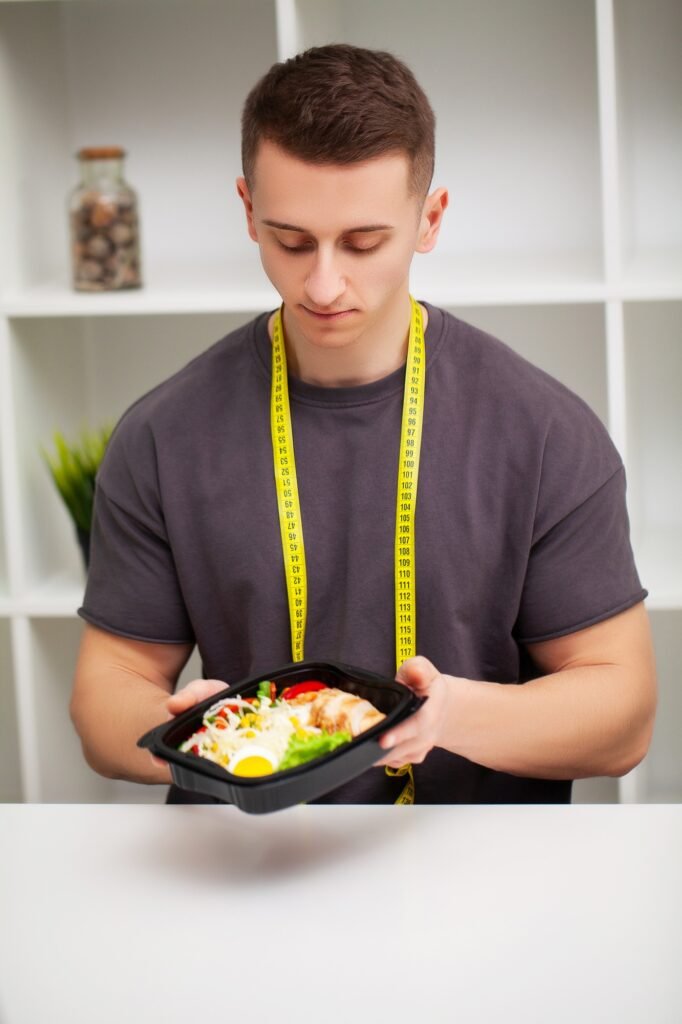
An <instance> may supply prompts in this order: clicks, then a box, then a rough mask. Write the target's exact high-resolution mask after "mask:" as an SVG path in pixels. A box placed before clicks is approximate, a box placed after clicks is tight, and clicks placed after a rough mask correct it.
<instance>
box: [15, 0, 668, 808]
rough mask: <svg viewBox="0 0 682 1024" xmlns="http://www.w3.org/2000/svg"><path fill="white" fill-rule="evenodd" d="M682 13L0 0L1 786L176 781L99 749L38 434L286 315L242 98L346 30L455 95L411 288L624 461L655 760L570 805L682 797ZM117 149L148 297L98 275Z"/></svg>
mask: <svg viewBox="0 0 682 1024" xmlns="http://www.w3.org/2000/svg"><path fill="white" fill-rule="evenodd" d="M681 30H682V7H681V6H680V4H679V2H677V0H574V2H573V3H570V4H567V3H565V2H563V0H504V2H502V0H476V2H475V3H474V2H473V0H425V4H423V5H422V7H421V8H420V9H419V11H418V12H415V8H414V5H413V4H410V3H409V2H407V0H370V2H367V0H260V2H258V3H253V2H251V0H98V2H91V0H52V2H27V3H8V2H2V0H0V124H2V126H3V127H2V131H0V225H1V229H0V702H1V714H0V799H1V800H20V799H24V800H29V801H37V800H54V801H72V800H73V801H81V800H83V801H101V800H104V801H119V800H154V801H155V800H159V799H161V798H162V796H163V793H162V791H161V790H160V789H159V788H158V787H156V788H154V787H137V786H130V785H127V784H124V783H114V782H111V781H108V780H105V779H101V778H99V777H98V776H96V775H95V774H94V773H93V772H91V771H90V770H89V769H88V767H87V765H86V764H85V762H84V761H83V759H82V757H81V755H80V745H79V743H78V741H77V739H76V736H75V733H74V732H73V729H72V727H71V724H70V722H69V718H68V710H67V705H68V694H69V692H70V686H71V675H72V671H73V664H74V661H75V655H76V650H77V647H78V639H79V635H80V630H81V624H80V621H79V620H78V618H77V617H76V614H75V612H76V608H77V606H78V605H79V603H80V600H81V596H82V591H83V585H84V574H83V569H82V566H81V562H80V555H79V552H78V549H77V547H76V544H75V539H74V534H73V529H72V526H71V524H70V522H69V520H68V517H67V515H66V513H65V511H64V510H63V508H62V506H61V503H60V500H59V498H58V496H57V495H56V493H55V491H54V489H53V486H52V483H51V481H50V480H49V478H48V476H47V473H46V470H45V467H44V466H43V464H42V462H41V458H40V452H39V446H40V444H41V443H42V444H45V443H49V439H50V436H51V433H52V431H53V430H54V429H55V428H59V429H62V430H64V431H67V432H70V431H74V430H76V429H78V428H79V427H80V426H81V425H83V424H86V423H87V424H89V425H91V426H95V425H98V424H100V423H101V422H103V421H105V420H107V419H112V418H117V417H118V416H119V415H120V414H121V413H122V412H123V411H124V409H125V408H126V407H127V406H128V405H129V404H130V403H131V402H132V401H133V400H134V399H135V398H136V397H138V396H139V395H140V394H142V393H143V392H144V391H145V390H147V389H148V388H149V387H151V386H153V385H154V384H155V383H157V382H158V381H160V380H162V379H163V378H165V377H167V376H168V375H169V374H170V373H172V372H173V371H174V370H175V369H176V368H178V367H179V366H181V365H182V364H183V363H184V362H186V361H187V360H188V359H189V358H191V357H192V356H193V355H195V354H196V353H198V352H200V351H202V350H203V349H204V348H206V347H207V345H209V344H211V343H212V342H213V341H215V340H217V339H218V338H219V337H221V336H223V335H224V334H226V333H227V332H228V331H230V330H232V329H233V328H234V327H236V326H237V325H238V324H240V323H243V322H245V321H246V320H248V319H250V318H251V317H253V316H254V315H255V314H256V313H258V312H260V311H262V310H264V309H268V308H273V307H274V306H275V305H276V304H277V302H278V297H277V296H276V294H275V293H274V291H273V290H272V288H271V287H270V285H269V282H268V281H267V278H266V277H265V275H264V273H263V271H262V268H261V266H260V262H259V259H258V251H257V247H256V246H255V245H254V243H253V242H251V240H250V239H249V238H248V235H247V233H246V230H245V223H244V215H243V208H242V206H241V203H240V201H239V199H238V197H237V195H236V190H235V185H234V181H235V178H236V177H237V176H238V175H239V174H240V173H241V165H240V146H239V119H240V114H241V106H242V103H243V101H244V98H245V96H246V93H247V91H248V89H249V88H250V87H251V86H252V85H253V84H254V83H255V81H256V80H257V78H258V77H259V76H260V75H261V74H263V73H264V72H265V71H266V70H267V68H268V67H269V66H270V65H271V64H272V63H273V62H274V61H276V60H278V59H283V58H285V57H288V56H290V55H291V54H293V53H295V52H297V51H298V50H301V49H304V48H305V47H307V46H310V45H315V44H321V43H325V42H334V41H347V42H351V43H356V44H358V45H364V46H370V47H375V48H381V49H387V50H391V51H393V52H395V53H397V54H398V55H399V56H402V57H403V58H405V59H406V60H407V61H408V63H409V64H410V66H411V67H412V68H413V69H414V71H415V73H416V75H417V77H418V78H419V80H420V81H421V83H422V84H423V85H424V87H425V89H426V91H427V94H428V95H429V97H430V99H431V102H432V103H433V106H434V109H435V111H436V117H437V130H438V134H437V162H436V172H435V176H434V183H433V187H434V188H435V187H437V186H438V185H445V186H447V187H448V189H449V193H450V206H449V209H448V211H447V213H446V218H445V223H444V227H443V231H442V234H441V238H440V241H439V244H438V248H437V250H436V251H435V252H434V253H432V254H429V255H427V256H418V257H416V258H415V262H414V265H413V276H412V291H413V293H414V294H416V295H418V296H419V297H421V298H424V299H426V300H428V301H430V302H433V303H436V304H437V305H441V306H443V307H445V308H447V309H450V310H452V311H453V312H454V313H456V315H458V316H461V317H463V318H464V319H468V320H469V321H471V322H472V323H475V324H477V325H480V326H482V327H484V328H485V329H486V330H489V331H491V332H492V333H493V334H496V335H497V336H498V337H501V338H502V339H503V340H505V341H507V342H508V343H509V344H511V345H512V346H514V347H515V348H516V349H518V350H519V351H520V352H521V353H522V354H523V355H525V356H527V357H528V358H530V359H531V360H532V361H533V362H536V363H538V364H539V365H541V366H542V367H543V368H545V369H547V370H548V371H549V372H550V373H552V374H554V375H555V376H556V377H558V378H559V379H560V380H563V381H564V382H565V383H567V384H568V385H569V387H571V388H573V390H575V391H577V392H578V393H579V394H581V395H582V396H583V397H584V398H585V399H586V400H587V401H588V402H589V403H590V405H591V406H592V407H593V408H594V409H595V411H596V412H597V414H598V415H599V416H600V417H601V418H602V419H603V421H604V422H605V423H606V424H607V426H608V428H609V430H610V431H611V434H612V437H613V438H614V441H615V443H616V445H617V446H618V448H619V449H620V451H621V453H622V454H623V457H624V458H625V461H626V465H627V469H628V474H629V507H630V513H631V519H632V526H633V540H634V545H635V550H636V554H637V557H638V564H639V567H640V572H641V575H642V579H643V582H644V585H645V586H646V587H647V588H648V589H649V590H650V598H649V601H648V605H649V607H650V609H651V616H652V620H653V624H654V631H655V638H656V650H657V658H658V664H659V675H660V710H659V717H658V724H657V728H656V733H655V737H654V741H653V744H652V748H651V751H650V753H649V755H648V756H647V758H646V759H645V761H644V762H643V764H642V765H641V766H640V767H639V768H637V769H636V770H635V771H634V772H632V773H631V774H630V775H629V776H627V777H626V778H625V779H623V780H620V781H618V780H612V779H604V780H589V781H587V782H580V783H577V784H576V788H575V798H576V799H578V800H617V799H621V800H654V801H655V800H669V799H682V753H680V745H679V742H678V739H677V737H678V736H679V733H680V729H681V728H682V703H681V701H680V697H679V686H678V685H677V678H676V676H677V671H676V670H677V665H678V664H679V662H680V656H681V655H682V650H681V648H680V641H679V636H680V634H681V632H682V630H681V627H682V540H681V536H682V490H681V489H680V472H679V467H680V454H681V451H682V411H681V410H682V403H681V402H680V397H682V396H681V393H680V382H681V381H682V199H681V195H680V189H679V182H680V181H681V180H682V122H681V121H680V118H679V107H680V99H681V98H682V62H680V60H679V52H678V50H679V38H680V33H681ZM104 144H112V145H113V144H117V145H122V146H124V147H125V148H126V149H127V150H128V152H129V158H128V161H127V166H126V176H127V178H128V180H129V181H130V183H131V184H132V185H133V187H134V188H135V189H136V191H137V192H138V194H139V198H140V213H141V223H142V261H143V272H144V288H143V289H142V290H140V291H136V292H129V293H123V294H118V295H116V294H108V295H92V294H77V293H76V292H74V291H72V289H71V287H70V268H69V249H68V234H67V217H66V195H67V193H68V192H69V190H70V189H71V188H72V187H73V186H74V185H75V184H76V178H77V167H76V161H75V159H74V154H75V152H76V150H77V149H78V148H79V147H80V146H85V145H104ZM199 671H200V670H199V665H198V660H197V659H196V657H195V658H193V660H192V662H191V664H190V666H189V667H188V669H187V671H186V673H185V678H188V677H190V676H193V675H197V674H198V673H199ZM46 721H47V722H48V723H49V728H47V729H46V728H45V722H46ZM39 737H40V743H39V742H38V739H39Z"/></svg>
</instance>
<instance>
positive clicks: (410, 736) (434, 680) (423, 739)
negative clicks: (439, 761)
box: [376, 656, 452, 768]
mask: <svg viewBox="0 0 682 1024" xmlns="http://www.w3.org/2000/svg"><path fill="white" fill-rule="evenodd" d="M396 679H397V681H398V682H399V683H404V684H405V686H408V687H409V688H410V689H411V690H413V691H414V692H415V693H416V694H417V695H418V696H419V697H427V698H428V699H427V701H426V703H425V704H423V705H422V707H421V708H420V709H419V711H416V712H415V714H414V715H411V716H410V718H408V719H407V720H406V721H405V722H401V724H400V725H396V727H395V728H394V729H390V730H389V732H388V733H387V734H386V735H385V736H382V738H381V740H380V741H379V742H380V744H381V746H382V748H383V749H384V750H385V751H386V754H385V756H384V757H382V759H381V760H380V761H377V762H376V764H377V765H386V766H388V767H389V768H400V767H401V766H402V765H404V764H408V763H409V764H421V762H422V761H423V760H424V758H425V757H426V755H427V754H428V753H429V751H430V750H432V748H433V747H437V746H440V745H441V740H440V732H441V729H442V727H443V724H444V723H445V722H446V721H447V720H448V709H449V703H450V699H451V695H452V690H451V687H450V686H448V676H443V675H441V674H440V672H439V671H438V669H437V668H436V667H435V666H434V665H432V664H431V662H430V661H429V660H428V659H427V658H422V657H421V656H417V657H416V658H410V659H409V660H408V661H405V662H403V664H402V665H401V666H400V668H399V669H398V672H397V674H396Z"/></svg>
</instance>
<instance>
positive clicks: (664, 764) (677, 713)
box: [638, 611, 682, 803]
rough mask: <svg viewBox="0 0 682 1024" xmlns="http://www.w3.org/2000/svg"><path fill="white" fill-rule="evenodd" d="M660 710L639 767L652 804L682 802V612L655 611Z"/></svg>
mask: <svg viewBox="0 0 682 1024" xmlns="http://www.w3.org/2000/svg"><path fill="white" fill-rule="evenodd" d="M651 628H652V632H653V638H654V648H655V651H656V664H657V670H658V710H657V714H656V724H655V727H654V735H653V739H652V742H651V746H650V748H649V752H648V754H647V756H646V757H645V759H644V761H643V762H642V764H641V765H640V767H639V768H638V771H640V772H641V773H642V778H643V784H642V786H641V789H642V798H643V800H644V802H648V803H682V746H681V745H680V735H682V688H681V687H680V664H682V612H680V611H652V612H651Z"/></svg>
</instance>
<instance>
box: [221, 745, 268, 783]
mask: <svg viewBox="0 0 682 1024" xmlns="http://www.w3.org/2000/svg"><path fill="white" fill-rule="evenodd" d="M276 768H277V758H276V757H275V755H274V754H273V753H272V751H271V750H268V749H267V747H259V746H258V745H257V744H255V743H247V744H246V745H245V746H243V747H242V749H241V750H238V751H237V753H236V754H233V755H232V758H231V760H230V762H229V764H228V766H227V770H228V772H231V773H232V774H233V775H241V776H242V777H243V778H247V779H253V778H257V777H258V776H259V775H272V773H273V772H274V771H275V769H276Z"/></svg>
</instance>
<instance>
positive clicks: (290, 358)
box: [268, 293, 427, 387]
mask: <svg viewBox="0 0 682 1024" xmlns="http://www.w3.org/2000/svg"><path fill="white" fill-rule="evenodd" d="M421 310H422V317H423V320H424V327H425V328H426V322H427V313H426V310H425V309H424V307H423V306H421ZM411 315H412V308H411V304H410V297H409V294H408V293H406V294H405V295H404V296H402V295H401V296H400V297H399V299H398V300H397V301H396V302H395V303H394V304H393V305H392V306H391V307H390V308H388V309H386V310H384V311H382V313H381V314H380V316H379V317H377V322H376V323H372V324H370V325H369V326H368V327H367V328H366V330H364V331H363V332H362V333H361V334H359V335H358V336H357V337H356V338H354V339H353V340H351V341H350V342H348V343H346V344H342V345H338V346H332V345H327V346H325V345H323V344H319V343H316V342H314V341H311V340H309V339H308V338H307V337H306V336H305V334H304V333H303V331H301V330H300V327H299V325H298V323H297V322H296V321H295V320H294V319H293V317H291V316H290V315H289V310H288V308H287V306H286V305H285V306H284V313H283V326H284V341H285V346H286V353H287V365H288V369H289V372H290V373H291V374H292V375H293V376H294V377H298V378H299V380H302V381H305V382H306V383H308V384H315V385H317V386H319V387H354V386H357V385H361V384H371V383H372V381H375V380H381V379H382V378H383V377H387V376H388V375H389V374H390V373H393V371H394V370H397V369H399V368H400V367H401V366H402V365H403V364H404V363H405V360H406V358H407V342H408V339H409V333H410V319H411ZM273 323H274V314H273V315H272V317H271V318H270V321H269V323H268V330H269V333H270V338H272V326H273Z"/></svg>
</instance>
